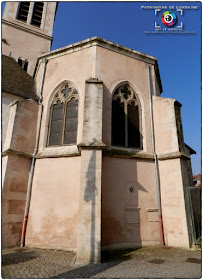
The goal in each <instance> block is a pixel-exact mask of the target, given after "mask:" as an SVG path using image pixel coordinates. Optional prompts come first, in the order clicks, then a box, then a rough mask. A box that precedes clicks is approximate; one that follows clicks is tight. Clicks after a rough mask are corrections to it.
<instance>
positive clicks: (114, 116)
mask: <svg viewBox="0 0 203 280" xmlns="http://www.w3.org/2000/svg"><path fill="white" fill-rule="evenodd" d="M30 3H31V2H30ZM36 3H37V2H36ZM49 3H50V2H49ZM49 3H47V4H46V3H45V2H44V7H45V6H46V5H49ZM50 4H51V5H53V6H54V7H56V5H55V3H54V2H52V3H50ZM16 5H17V4H16ZM33 5H34V4H33ZM52 8H53V7H52ZM53 9H54V8H53ZM7 10H8V9H7ZM7 10H5V11H7ZM47 11H48V10H47ZM54 11H55V10H54ZM53 13H54V12H53ZM51 18H52V19H53V18H54V15H52V16H51ZM13 28H14V27H13ZM3 37H4V33H3ZM8 40H9V39H7V41H8ZM30 50H31V48H30ZM16 51H17V50H16ZM38 55H39V57H38V59H37V61H35V64H37V66H36V68H35V72H34V73H35V74H34V78H33V82H34V92H35V94H36V96H37V97H36V98H34V97H32V98H29V99H22V100H17V99H16V101H15V102H13V103H12V105H11V106H10V107H9V108H10V111H9V112H7V113H6V114H7V115H8V124H7V129H5V132H4V131H3V133H5V139H6V140H5V141H6V143H7V146H6V149H5V148H3V156H4V157H3V169H4V174H5V175H4V183H3V208H4V209H5V210H4V211H3V213H4V214H3V221H2V222H3V228H4V229H5V234H3V246H12V245H16V244H19V243H20V239H21V243H22V238H21V233H22V232H23V233H24V232H26V234H25V244H26V245H28V246H35V247H45V248H55V249H66V250H73V251H77V262H79V263H81V262H82V263H88V262H99V261H100V259H101V250H106V249H118V248H134V247H139V246H143V245H156V244H157V245H158V244H160V238H161V243H163V242H165V244H166V245H168V246H178V247H189V246H190V245H191V227H190V220H189V210H188V205H187V199H186V195H185V192H186V188H187V187H188V186H189V185H190V184H191V181H192V177H191V176H192V173H191V164H190V154H191V152H190V150H188V149H187V147H188V146H187V147H186V146H185V144H184V139H183V132H182V125H181V115H180V107H181V104H180V103H179V102H177V101H176V100H174V99H170V98H162V97H161V96H160V95H161V92H162V85H161V79H160V74H159V70H158V64H157V60H156V58H154V57H152V56H149V55H145V54H142V53H140V52H137V51H135V50H132V49H129V48H126V47H123V46H120V45H118V44H115V43H112V42H110V41H107V40H104V39H101V38H99V37H93V38H90V39H87V40H84V41H81V42H78V43H75V44H72V45H69V46H66V47H63V48H60V49H57V50H54V51H51V52H47V53H45V54H41V53H40V52H39V53H38ZM16 57H18V54H17V55H16ZM8 59H11V58H8ZM15 59H16V58H15ZM33 61H34V60H33ZM33 63H34V62H33ZM17 66H18V67H19V65H17ZM21 67H22V66H21ZM22 71H25V70H23V69H22ZM26 74H27V73H26ZM7 103H8V102H7ZM3 114H4V112H3ZM30 170H31V173H30ZM32 171H33V172H32ZM22 186H23V188H22ZM159 192H160V196H159ZM29 194H31V198H29ZM26 195H27V199H26ZM26 201H27V202H26ZM26 209H29V212H28V213H29V215H28V217H27V212H26ZM161 210H162V211H161ZM24 211H25V212H26V215H25V216H26V219H25V220H26V222H25V220H24V224H23V214H24V213H25V212H24ZM25 225H26V231H25V227H24V226H25ZM160 229H161V230H162V229H163V234H162V233H161V230H160ZM160 233H161V237H160ZM11 240H12V241H11ZM23 243H24V240H23Z"/></svg>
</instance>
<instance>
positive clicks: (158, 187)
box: [147, 63, 165, 246]
mask: <svg viewBox="0 0 203 280" xmlns="http://www.w3.org/2000/svg"><path fill="white" fill-rule="evenodd" d="M147 68H148V89H149V107H150V122H151V139H152V151H153V155H154V160H155V174H156V190H157V203H158V216H159V231H160V242H161V245H162V246H164V245H165V242H164V232H163V220H162V210H161V194H160V177H159V171H158V162H157V154H156V149H155V141H154V139H155V138H154V120H153V112H152V93H151V84H150V67H149V63H147Z"/></svg>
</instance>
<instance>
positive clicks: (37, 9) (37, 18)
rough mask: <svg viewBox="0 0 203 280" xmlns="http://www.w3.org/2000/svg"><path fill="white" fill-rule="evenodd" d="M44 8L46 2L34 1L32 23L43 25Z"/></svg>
mask: <svg viewBox="0 0 203 280" xmlns="http://www.w3.org/2000/svg"><path fill="white" fill-rule="evenodd" d="M43 8H44V3H43V2H35V3H34V8H33V13H32V20H31V24H32V25H34V26H37V27H40V26H41V21H42V15H43Z"/></svg>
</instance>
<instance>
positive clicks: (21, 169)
mask: <svg viewBox="0 0 203 280" xmlns="http://www.w3.org/2000/svg"><path fill="white" fill-rule="evenodd" d="M4 158H7V165H6V171H5V177H4V184H3V191H2V247H11V246H17V245H20V239H21V233H22V224H23V217H24V209H25V200H26V194H27V184H28V178H29V172H30V166H31V160H30V159H26V158H23V157H19V156H16V155H9V156H7V157H4ZM4 158H3V161H4Z"/></svg>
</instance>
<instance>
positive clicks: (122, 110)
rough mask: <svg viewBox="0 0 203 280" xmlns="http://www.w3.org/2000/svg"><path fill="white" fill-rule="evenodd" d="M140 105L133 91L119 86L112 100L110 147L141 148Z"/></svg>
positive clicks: (125, 86)
mask: <svg viewBox="0 0 203 280" xmlns="http://www.w3.org/2000/svg"><path fill="white" fill-rule="evenodd" d="M140 120H141V115H140V103H139V100H138V97H137V95H136V93H135V92H134V90H133V89H132V88H131V87H130V86H129V85H128V84H125V85H122V86H120V87H119V88H118V89H117V90H116V91H115V93H114V95H113V100H112V145H113V146H120V147H125V148H142V138H141V134H140V126H141V125H140Z"/></svg>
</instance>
